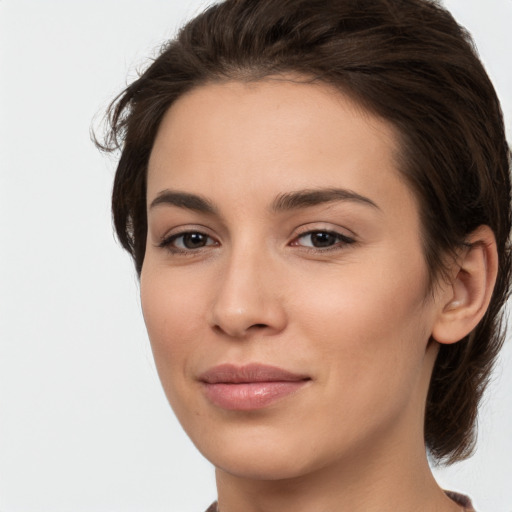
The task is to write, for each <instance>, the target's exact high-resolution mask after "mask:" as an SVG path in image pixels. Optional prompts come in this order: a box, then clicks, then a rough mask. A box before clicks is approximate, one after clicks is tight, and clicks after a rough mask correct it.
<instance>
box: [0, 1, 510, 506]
mask: <svg viewBox="0 0 512 512" xmlns="http://www.w3.org/2000/svg"><path fill="white" fill-rule="evenodd" d="M206 3H207V2H205V1H201V0H190V1H186V0H185V1H176V0H166V1H163V0H160V1H159V0H144V1H142V0H138V1H136V0H125V1H114V0H101V1H100V0H90V1H87V2H86V1H83V2H78V1H76V2H73V1H69V0H67V1H66V0H61V1H57V0H32V1H30V0H0V510H1V511H2V512H43V511H48V512H71V511H72V512H82V511H88V512H89V511H90V512H103V511H105V512H106V511H109V512H142V511H144V512H157V511H158V512H164V511H166V512H175V511H182V512H200V511H202V510H204V509H205V508H206V506H207V505H208V504H209V503H210V502H211V501H212V500H213V499H214V498H215V486H214V478H213V470H212V468H211V467H210V465H209V464H208V463H207V462H205V461H204V460H203V459H202V458H201V456H200V455H198V453H197V452H196V450H195V449H194V447H193V446H192V445H191V443H190V441H189V440H188V439H187V437H186V436H185V435H184V434H183V432H182V431H181V428H180V427H179V425H178V424H177V422H176V420H175V419H174V417H173V415H172V413H171V412H170V409H169V407H168V405H167V403H166V401H165V398H164V396H163V393H162V391H161V389H160V385H159V383H158V380H157V377H156V373H155V370H154V367H153V363H152V360H151V354H150V349H149V345H148V342H147V339H146V334H145V330H144V325H143V321H142V317H141V313H140V305H139V300H138V289H137V282H136V278H135V275H134V272H133V269H132V265H131V261H130V260H129V258H128V256H127V255H125V254H124V253H123V252H122V251H121V249H120V248H119V247H118V246H116V244H115V242H114V237H113V231H112V228H111V222H110V217H109V193H110V189H111V181H112V176H113V169H114V164H115V162H114V160H113V159H109V158H105V157H103V156H101V155H99V154H98V152H97V151H96V149H95V148H94V147H93V145H92V144H91V142H90V141H89V128H90V124H91V121H92V119H93V117H94V116H95V114H98V113H101V111H102V109H104V107H105V106H106V104H107V103H108V101H109V100H110V99H111V98H112V97H113V96H114V95H115V94H117V93H118V92H119V91H120V90H121V88H122V87H123V86H124V85H125V83H126V80H127V78H128V80H129V79H132V78H133V77H134V76H135V74H136V70H137V69H138V68H143V67H144V65H145V63H146V62H147V56H149V55H152V54H154V53H155V50H156V48H157V47H158V46H159V44H160V43H161V42H162V41H163V40H164V39H166V38H168V37H170V36H171V35H172V34H173V32H174V30H175V29H176V27H177V26H179V25H180V24H181V23H182V22H183V21H184V20H185V19H187V18H188V17H190V16H191V15H193V14H194V13H197V12H198V11H199V10H200V8H201V7H202V6H204V5H205V4H206ZM446 5H447V6H448V7H449V8H451V9H452V11H453V12H454V14H455V16H456V18H457V19H458V20H459V21H460V22H461V23H463V24H464V25H466V26H467V27H468V28H469V29H470V31H471V32H472V33H473V35H474V37H475V39H476V42H477V45H478V47H479V49H480V53H481V55H482V58H483V60H484V62H485V64H486V66H487V69H488V71H489V73H490V75H491V77H492V78H493V80H494V82H495V85H496V87H497V89H498V93H499V95H500V97H501V99H502V104H503V108H504V111H505V115H506V118H507V129H508V133H509V137H510V136H511V134H512V66H511V65H510V60H511V53H512V52H511V50H512V35H511V27H512V0H485V1H484V0H449V1H447V2H446ZM511 345H512V343H511V342H510V341H509V342H508V344H507V345H506V347H505V351H504V353H503V357H502V360H501V364H500V366H499V368H498V370H497V372H496V375H495V379H494V383H493V386H492V387H491V389H490V390H489V393H488V394H487V398H486V403H485V407H484V409H483V414H482V418H481V421H480V440H479V449H478V452H477V453H476V455H475V456H474V457H473V458H472V459H471V460H469V461H468V462H465V463H463V464H460V465H457V466H455V467H452V468H450V469H448V470H443V471H440V472H437V474H438V478H439V480H440V482H441V484H442V485H443V486H444V487H446V488H451V489H455V490H461V491H465V492H467V493H469V494H471V496H472V497H473V499H474V502H475V504H476V506H477V509H478V510H479V511H480V512H510V511H512V488H511V487H512V439H511V438H512V398H511V397H512V348H511Z"/></svg>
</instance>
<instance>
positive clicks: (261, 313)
mask: <svg viewBox="0 0 512 512" xmlns="http://www.w3.org/2000/svg"><path fill="white" fill-rule="evenodd" d="M275 265H276V262H275V259H274V258H273V256H272V254H271V251H270V250H269V249H268V247H266V246H265V244H264V243H263V242H261V240H260V243H257V242H255V241H254V239H252V240H248V239H247V238H245V239H242V240H240V241H239V242H238V243H236V244H233V245H232V247H231V248H230V249H229V250H228V251H227V254H226V255H225V258H224V261H223V267H222V272H221V274H220V275H219V278H218V288H217V293H216V295H215V299H214V303H213V305H212V323H213V325H214V327H216V328H218V329H220V330H221V331H223V332H224V333H225V334H227V335H229V336H233V337H244V336H247V335H248V334H249V332H253V331H256V330H257V331H262V330H265V331H266V332H267V333H268V332H278V331H280V330H281V329H282V328H283V327H284V324H285V323H286V318H285V313H284V304H283V303H282V301H281V300H280V299H279V290H278V288H277V282H276V279H275V276H276V272H275Z"/></svg>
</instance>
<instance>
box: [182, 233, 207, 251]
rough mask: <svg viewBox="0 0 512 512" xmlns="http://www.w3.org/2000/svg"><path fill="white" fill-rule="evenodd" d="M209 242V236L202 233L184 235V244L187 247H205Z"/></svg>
mask: <svg viewBox="0 0 512 512" xmlns="http://www.w3.org/2000/svg"><path fill="white" fill-rule="evenodd" d="M206 242H207V236H206V235H203V234H202V233H187V234H186V235H183V245H184V246H185V247H186V248H187V249H198V248H200V247H204V246H205V245H206Z"/></svg>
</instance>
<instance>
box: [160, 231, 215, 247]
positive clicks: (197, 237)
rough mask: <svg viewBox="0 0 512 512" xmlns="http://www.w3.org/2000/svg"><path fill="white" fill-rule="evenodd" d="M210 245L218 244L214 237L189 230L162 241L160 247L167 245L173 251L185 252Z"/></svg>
mask: <svg viewBox="0 0 512 512" xmlns="http://www.w3.org/2000/svg"><path fill="white" fill-rule="evenodd" d="M210 245H217V242H216V241H215V240H214V239H213V238H212V237H210V236H208V235H206V234H205V233H201V232H199V231H188V232H186V233H178V234H176V235H172V236H170V237H168V238H166V239H165V240H163V241H162V243H161V244H160V247H165V248H167V249H169V250H170V251H171V252H173V251H176V252H184V251H193V250H197V249H202V248H203V247H207V246H210Z"/></svg>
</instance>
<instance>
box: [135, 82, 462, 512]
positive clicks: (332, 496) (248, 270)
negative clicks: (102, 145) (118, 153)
mask: <svg viewBox="0 0 512 512" xmlns="http://www.w3.org/2000/svg"><path fill="white" fill-rule="evenodd" d="M398 149H399V148H398V143H397V137H396V134H395V133H394V130H393V128H392V126H391V125H389V124H388V123H387V122H385V121H383V120H381V119H379V118H376V117H374V116H372V115H371V114H369V113H367V112H365V111H363V110H361V108H359V107H358V106H356V105H354V104H353V103H352V102H351V101H350V100H349V99H348V98H346V97H344V96H342V95H341V94H340V93H339V92H335V91H333V90H332V89H331V88H329V87H328V86H327V85H321V84H311V83H310V84H305V83H297V82H294V81H291V80H285V79H277V78H270V79H266V80H264V81H260V82H256V83H239V82H227V83H222V84H209V85H205V86H202V87H199V88H197V89H195V90H193V91H191V92H189V93H188V94H187V95H185V96H183V97H181V98H180V99H179V100H178V101H177V102H176V103H175V104H174V105H173V106H172V107H171V108H170V110H169V111H168V112H167V114H166V115H165V117H164V119H163V122H162V124H161V126H160V129H159V132H158V135H157V138H156V140H155V144H154V147H153V151H152V154H151V158H150V162H149V169H148V189H147V199H148V240H147V250H146V256H145V261H144V265H143V269H142V274H141V299H142V307H143V312H144V318H145V322H146V325H147V329H148V333H149V337H150V340H151V344H152V349H153V353H154V357H155V361H156V365H157V368H158V372H159V375H160V378H161V381H162V385H163V388H164V390H165V393H166V395H167V397H168V400H169V402H170V404H171V406H172V408H173V409H174V411H175V413H176V415H177V417H178V419H179V420H180V422H181V423H182V425H183V428H184V429H185V431H186V432H187V433H188V435H189V436H190V437H191V439H192V441H193V442H194V443H195V445H196V446H197V448H198V449H199V450H200V451H201V452H202V453H203V454H204V456H205V457H207V458H208V459H209V460H210V461H211V462H212V463H213V464H214V465H215V467H216V475H217V485H218V492H219V506H220V510H221V511H222V512H242V511H243V512H256V511H261V512H263V511H265V512H274V511H275V512H277V511H279V512H288V511H294V512H306V511H307V512H312V511H313V512H317V511H318V512H339V511H351V512H358V511H365V512H371V511H379V512H383V511H384V512H385V511H388V510H389V511H393V512H400V511H404V512H405V511H411V510H415V511H416V510H428V511H452V510H453V511H455V510H460V507H458V506H456V505H455V504H454V503H453V502H452V501H451V500H449V499H448V498H447V497H446V496H445V495H444V493H443V492H442V490H441V489H440V488H439V487H438V486H437V484H436V483H435V481H434V479H433V477H432V475H431V472H430V469H429V467H428V464H427V460H426V456H425V448H424V441H423V419H424V418H423V414H424V404H425V399H426V394H427V390H428V384H429V379H430V375H431V372H432V367H433V364H434V361H435V357H436V354H437V350H438V344H437V343H436V342H434V341H432V340H431V334H432V333H433V332H434V331H435V330H436V329H437V330H442V328H443V327H442V323H441V321H440V318H441V317H442V315H443V314H444V311H446V309H447V304H449V303H450V301H451V300H452V301H453V300H454V288H453V286H451V285H449V284H448V283H447V284H440V285H439V286H437V287H436V289H435V290H436V291H435V293H434V294H433V295H432V294H430V293H429V292H428V290H427V288H428V285H427V283H428V273H427V267H426V265H425V261H424V258H423V253H422V248H421V241H420V236H419V234H420V223H419V217H418V205H417V203H416V200H415V198H414V196H413V194H412V193H411V191H410V189H409V188H408V186H407V185H406V184H405V183H404V181H403V179H401V177H400V174H399V172H398V170H397V164H396V161H395V155H396V154H397V151H398ZM326 188H328V189H342V190H345V191H349V192H350V193H352V194H357V195H358V197H359V196H360V197H362V198H365V200H361V199H357V198H356V199H354V197H352V198H337V199H336V200H332V199H333V198H332V197H331V198H330V199H331V200H329V201H325V202H324V201H323V202H319V203H318V204H307V205H304V204H302V205H300V206H298V205H295V207H293V208H291V207H290V206H292V205H290V204H288V205H287V206H288V207H287V208H285V207H284V206H283V203H284V202H283V201H281V208H276V198H280V197H282V196H283V195H284V194H291V193H294V192H297V191H313V190H314V191H317V190H319V189H326ZM166 191H167V192H169V191H172V192H180V193H186V194H194V195H196V196H200V198H202V199H205V200H206V201H207V202H208V205H209V207H210V208H209V210H211V211H199V210H198V209H196V207H197V204H192V203H190V201H188V203H187V201H185V203H187V205H184V203H183V202H182V203H180V204H173V203H177V201H176V198H175V197H174V198H171V199H170V200H167V199H165V198H164V199H162V198H163V197H164V196H165V193H166ZM158 198H160V199H158ZM317 200H318V198H317ZM366 200H368V201H370V202H371V203H373V204H370V202H368V201H366ZM285 206H286V205H285ZM201 208H202V210H205V208H204V205H201ZM312 231H314V232H315V233H316V234H317V235H319V238H318V236H317V238H314V237H312V236H311V232H312ZM325 232H329V233H335V235H334V236H331V237H329V236H327V237H326V235H325V234H324V235H322V233H325ZM183 233H202V234H203V235H202V236H201V235H199V238H198V235H196V238H195V241H196V242H197V240H199V242H200V243H198V244H197V246H194V247H197V248H190V244H189V248H187V245H185V244H186V243H190V240H191V238H190V237H188V238H183V236H180V235H183ZM308 233H309V234H308ZM326 238H327V240H329V242H328V244H327V246H325V247H314V246H313V245H315V244H316V245H318V243H317V242H318V240H319V239H320V240H324V241H325V239H326ZM331 242H332V243H331ZM201 244H203V245H202V246H201ZM457 304H458V303H457ZM443 321H446V319H445V318H444V319H443ZM251 362H258V363H264V364H270V365H273V366H278V367H281V368H284V369H286V370H288V371H292V372H295V373H300V374H306V375H308V376H309V377H310V381H308V383H307V385H305V386H303V387H302V388H301V389H300V390H299V391H297V392H296V393H294V394H292V395H289V396H286V397H284V398H282V399H281V400H279V401H277V402H276V403H273V404H271V405H270V406H268V407H265V408H263V409H260V410H256V411H227V410H225V409H222V408H220V407H217V406H216V405H214V404H212V403H211V402H210V401H209V400H208V399H207V397H206V396H205V394H204V392H203V388H202V385H201V382H199V380H198V376H199V375H200V374H201V373H202V372H204V371H205V370H207V369H209V368H211V367H213V366H216V365H218V364H221V363H233V364H237V365H243V364H247V363H251Z"/></svg>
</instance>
